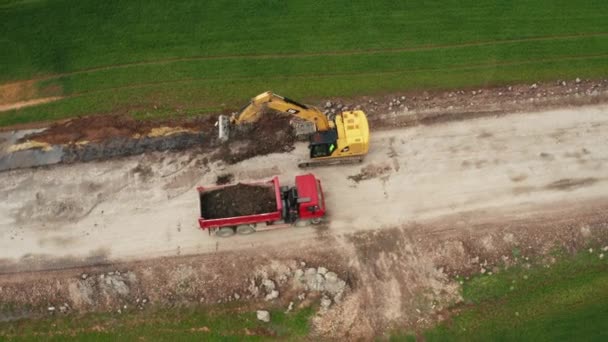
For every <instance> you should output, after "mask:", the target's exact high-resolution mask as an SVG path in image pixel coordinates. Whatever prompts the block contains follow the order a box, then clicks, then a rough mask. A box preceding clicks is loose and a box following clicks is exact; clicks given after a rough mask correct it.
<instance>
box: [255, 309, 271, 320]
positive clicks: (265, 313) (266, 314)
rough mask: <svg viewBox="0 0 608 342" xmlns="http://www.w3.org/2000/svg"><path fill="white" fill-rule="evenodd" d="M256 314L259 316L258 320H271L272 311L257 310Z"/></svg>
mask: <svg viewBox="0 0 608 342" xmlns="http://www.w3.org/2000/svg"><path fill="white" fill-rule="evenodd" d="M256 316H257V318H258V320H260V321H262V322H266V323H268V322H270V312H268V311H266V310H258V311H257V312H256Z"/></svg>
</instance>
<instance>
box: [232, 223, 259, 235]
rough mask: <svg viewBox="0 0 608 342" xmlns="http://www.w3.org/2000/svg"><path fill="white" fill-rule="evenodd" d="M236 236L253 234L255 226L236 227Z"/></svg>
mask: <svg viewBox="0 0 608 342" xmlns="http://www.w3.org/2000/svg"><path fill="white" fill-rule="evenodd" d="M236 232H237V234H240V235H249V234H253V233H255V226H254V225H252V224H243V225H240V226H238V227H236Z"/></svg>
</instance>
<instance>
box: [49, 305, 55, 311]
mask: <svg viewBox="0 0 608 342" xmlns="http://www.w3.org/2000/svg"><path fill="white" fill-rule="evenodd" d="M47 310H48V311H51V312H52V311H55V307H54V306H49V307H48V308H47Z"/></svg>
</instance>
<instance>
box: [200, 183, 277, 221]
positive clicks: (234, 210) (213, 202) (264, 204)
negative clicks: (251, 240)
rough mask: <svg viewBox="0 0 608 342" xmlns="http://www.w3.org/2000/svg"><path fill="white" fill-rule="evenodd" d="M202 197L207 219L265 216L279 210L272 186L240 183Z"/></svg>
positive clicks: (206, 193)
mask: <svg viewBox="0 0 608 342" xmlns="http://www.w3.org/2000/svg"><path fill="white" fill-rule="evenodd" d="M200 196H201V198H200V199H201V215H202V217H204V218H206V219H216V218H227V217H236V216H244V215H255V214H265V213H270V212H273V211H275V210H276V209H277V204H276V199H275V194H274V191H273V188H272V187H271V186H265V185H250V184H240V183H239V184H236V185H232V186H227V187H224V188H221V189H217V190H213V191H209V192H204V193H202V194H201V195H200Z"/></svg>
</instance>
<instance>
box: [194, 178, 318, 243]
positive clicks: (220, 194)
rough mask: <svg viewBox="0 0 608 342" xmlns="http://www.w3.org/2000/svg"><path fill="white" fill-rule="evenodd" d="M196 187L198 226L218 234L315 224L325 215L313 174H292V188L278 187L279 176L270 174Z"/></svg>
mask: <svg viewBox="0 0 608 342" xmlns="http://www.w3.org/2000/svg"><path fill="white" fill-rule="evenodd" d="M197 190H198V194H199V199H200V210H201V215H200V217H199V219H198V224H199V226H200V228H201V229H203V230H207V231H209V234H212V233H215V235H217V236H221V237H227V236H231V235H234V234H235V233H237V234H244V235H245V234H251V233H255V232H256V231H258V232H259V231H263V230H270V229H276V228H284V227H289V226H294V225H295V226H304V225H307V224H319V223H321V221H322V219H323V217H324V216H325V199H324V197H323V188H322V187H321V181H319V180H318V179H317V178H316V177H315V176H314V175H313V174H305V175H299V176H296V179H295V186H292V187H288V186H281V185H280V184H279V178H278V177H274V178H272V179H271V180H268V181H263V182H255V183H239V184H231V185H221V186H213V187H198V188H197Z"/></svg>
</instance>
